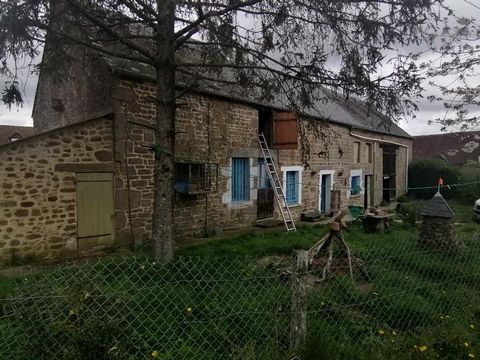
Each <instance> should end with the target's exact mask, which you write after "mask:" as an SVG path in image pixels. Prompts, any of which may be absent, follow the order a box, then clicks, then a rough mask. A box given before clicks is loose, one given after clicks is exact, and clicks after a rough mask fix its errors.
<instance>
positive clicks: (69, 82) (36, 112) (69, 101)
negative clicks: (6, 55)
mask: <svg viewBox="0 0 480 360" xmlns="http://www.w3.org/2000/svg"><path fill="white" fill-rule="evenodd" d="M49 47H50V46H49V45H48V44H47V48H46V50H45V51H44V55H43V59H42V65H41V66H42V68H41V71H40V75H39V79H38V87H37V93H36V95H35V104H34V108H33V114H32V117H33V119H34V124H33V125H34V131H35V133H40V132H44V131H48V130H52V129H56V128H59V127H64V126H67V125H71V124H74V123H77V122H80V121H83V120H85V119H88V118H92V117H95V116H97V114H98V113H99V112H102V111H104V110H105V109H109V107H110V95H111V93H110V91H111V87H112V85H113V76H112V73H111V70H110V69H109V67H108V66H107V64H105V62H104V60H103V59H100V57H99V55H98V54H97V55H93V54H92V51H91V50H89V49H87V48H85V47H83V46H70V47H69V48H68V54H69V56H58V51H61V50H60V49H58V48H57V49H55V50H54V51H52V50H51V49H49ZM49 55H51V56H50V57H49Z"/></svg>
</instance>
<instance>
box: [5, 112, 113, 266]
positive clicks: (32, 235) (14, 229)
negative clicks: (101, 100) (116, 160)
mask: <svg viewBox="0 0 480 360" xmlns="http://www.w3.org/2000/svg"><path fill="white" fill-rule="evenodd" d="M112 144H113V138H112V122H111V120H107V119H97V120H93V121H89V122H84V123H80V124H78V125H73V126H70V127H67V128H63V129H59V130H55V131H51V132H47V133H43V134H41V135H38V136H34V137H31V138H27V139H25V140H20V141H18V142H15V143H11V144H7V145H4V146H1V147H0V259H2V260H8V258H10V257H12V256H15V255H17V256H28V255H34V256H42V257H56V256H60V255H62V254H63V253H64V252H65V251H66V250H72V251H75V250H76V249H77V227H76V222H77V219H76V187H75V172H71V171H66V170H65V168H64V169H63V170H59V169H60V168H59V166H61V165H66V164H71V165H73V166H74V165H75V164H93V166H95V164H97V165H99V169H101V166H103V165H104V164H108V165H110V168H111V165H112Z"/></svg>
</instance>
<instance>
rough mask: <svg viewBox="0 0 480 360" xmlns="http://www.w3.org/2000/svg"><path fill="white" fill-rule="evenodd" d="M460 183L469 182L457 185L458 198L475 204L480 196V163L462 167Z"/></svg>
mask: <svg viewBox="0 0 480 360" xmlns="http://www.w3.org/2000/svg"><path fill="white" fill-rule="evenodd" d="M460 183H462V184H468V185H462V186H458V187H457V193H458V199H459V200H461V201H462V202H464V203H467V204H469V205H472V206H473V202H474V201H475V200H477V199H478V198H480V165H479V164H478V163H475V164H467V165H466V166H462V167H461V168H460Z"/></svg>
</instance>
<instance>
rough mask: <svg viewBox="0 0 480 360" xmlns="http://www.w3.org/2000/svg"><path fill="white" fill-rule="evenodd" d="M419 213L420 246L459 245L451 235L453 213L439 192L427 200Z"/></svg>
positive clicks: (435, 247) (435, 248)
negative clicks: (420, 218) (420, 217)
mask: <svg viewBox="0 0 480 360" xmlns="http://www.w3.org/2000/svg"><path fill="white" fill-rule="evenodd" d="M420 215H421V216H422V217H423V220H422V225H421V227H420V234H419V243H420V245H421V246H422V247H424V248H427V249H431V250H445V249H453V248H456V247H459V246H460V243H459V242H458V240H457V239H455V237H454V235H453V221H454V219H455V213H454V212H453V210H452V209H451V208H450V206H448V204H447V202H446V201H445V199H444V198H443V196H442V194H440V192H437V193H436V194H435V196H434V197H433V198H432V199H431V200H430V201H429V202H428V204H427V206H426V207H425V208H424V209H423V210H422V212H421V213H420Z"/></svg>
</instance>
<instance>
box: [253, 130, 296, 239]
mask: <svg viewBox="0 0 480 360" xmlns="http://www.w3.org/2000/svg"><path fill="white" fill-rule="evenodd" d="M258 144H259V145H260V149H261V150H262V155H263V160H264V161H265V165H266V168H267V174H268V178H269V180H270V184H271V185H272V188H273V193H274V194H275V198H276V199H277V204H278V208H279V209H280V214H282V219H283V222H284V224H285V227H286V229H287V231H297V228H296V227H295V222H294V221H293V217H292V213H291V212H290V208H289V207H288V204H287V200H286V199H285V192H284V191H283V187H282V182H281V181H280V178H279V177H278V172H277V169H276V168H275V163H274V161H273V158H272V154H271V153H270V149H269V148H268V144H267V141H266V140H265V135H263V133H260V134H258Z"/></svg>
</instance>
